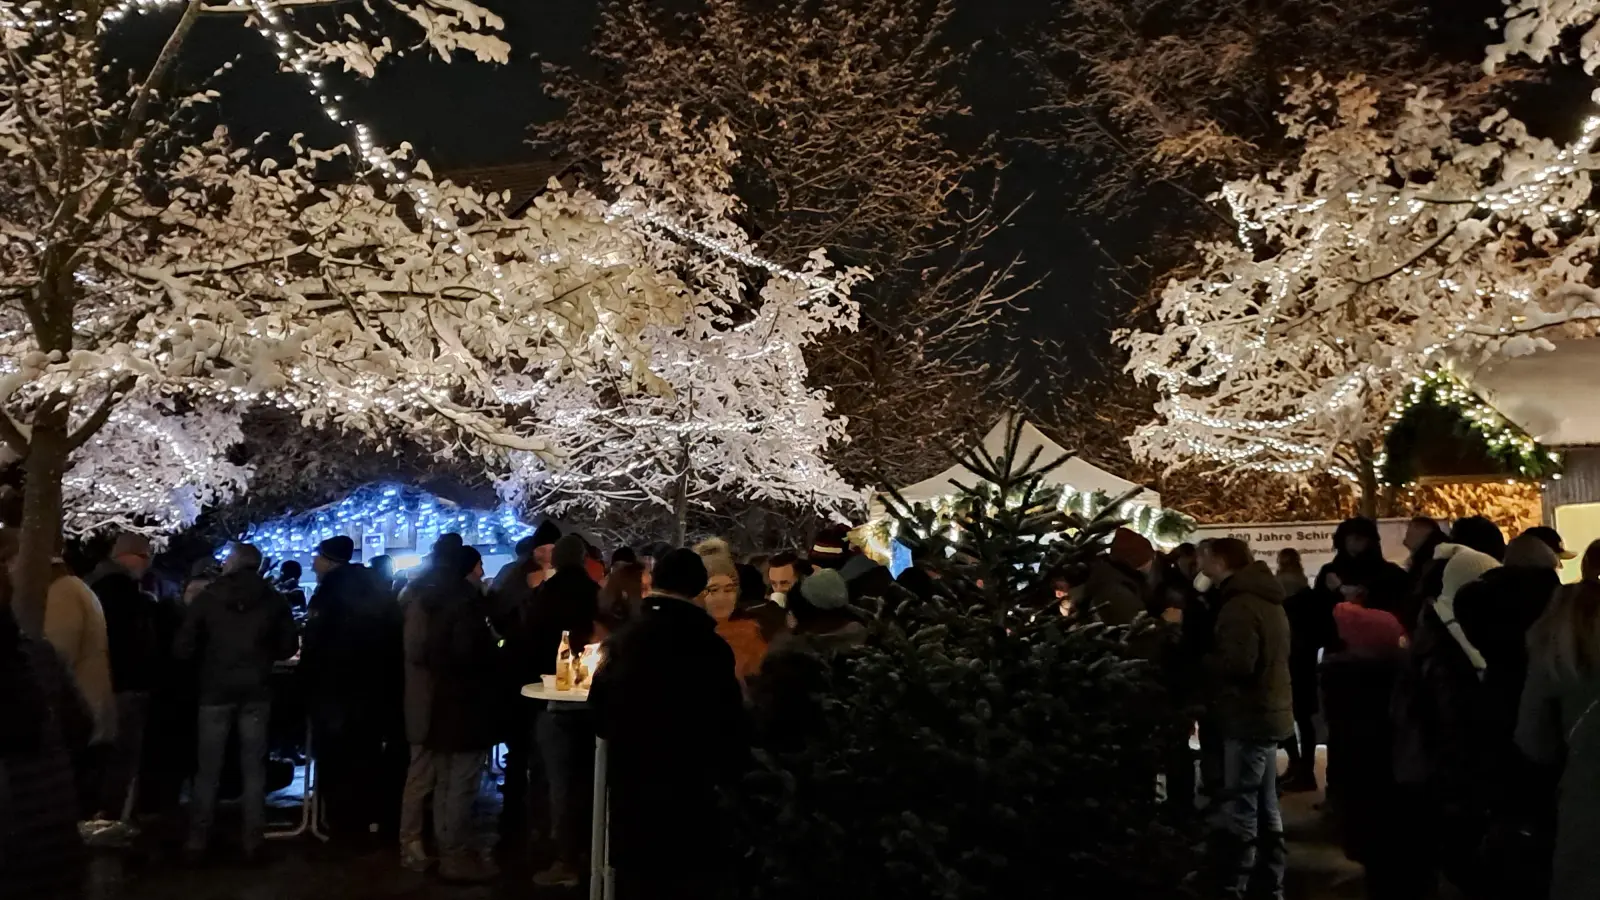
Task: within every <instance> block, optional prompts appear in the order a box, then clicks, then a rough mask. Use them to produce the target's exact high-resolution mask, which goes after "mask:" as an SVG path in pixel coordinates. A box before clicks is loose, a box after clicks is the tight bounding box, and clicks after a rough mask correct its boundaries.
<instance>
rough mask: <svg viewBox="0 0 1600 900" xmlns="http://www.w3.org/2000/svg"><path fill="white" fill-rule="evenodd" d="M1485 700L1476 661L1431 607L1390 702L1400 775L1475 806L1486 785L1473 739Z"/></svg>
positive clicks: (1480, 723)
mask: <svg viewBox="0 0 1600 900" xmlns="http://www.w3.org/2000/svg"><path fill="white" fill-rule="evenodd" d="M1484 701H1485V695H1484V690H1483V684H1482V682H1480V681H1479V680H1478V673H1477V670H1476V669H1474V668H1473V665H1472V661H1471V660H1470V659H1468V658H1467V654H1466V652H1465V651H1463V650H1462V649H1461V644H1460V643H1458V642H1457V641H1456V639H1455V637H1454V636H1452V635H1451V634H1450V632H1449V630H1447V629H1446V628H1445V625H1444V622H1442V621H1441V620H1440V619H1439V615H1438V613H1436V612H1435V611H1434V609H1433V607H1432V606H1431V605H1430V606H1428V607H1427V608H1426V609H1424V610H1423V611H1422V614H1421V615H1420V616H1418V618H1417V625H1416V628H1415V629H1413V631H1412V633H1411V646H1410V648H1409V649H1408V650H1407V653H1406V655H1405V659H1404V663H1403V665H1402V667H1401V670H1400V675H1399V678H1398V679H1397V681H1396V683H1395V691H1394V698H1393V702H1392V704H1391V706H1390V718H1391V719H1392V720H1393V723H1394V729H1395V747H1394V753H1395V760H1394V764H1395V779H1396V780H1397V781H1398V782H1399V783H1400V784H1402V785H1410V786H1415V787H1425V788H1427V790H1428V792H1429V793H1430V794H1431V795H1433V796H1435V797H1439V798H1441V799H1446V800H1449V801H1450V802H1452V803H1454V804H1458V805H1461V804H1468V805H1470V804H1471V802H1472V798H1474V797H1475V796H1476V790H1477V788H1478V786H1479V785H1480V784H1481V772H1480V770H1479V767H1480V766H1481V764H1482V761H1481V760H1480V759H1479V758H1478V756H1477V753H1476V751H1475V749H1474V747H1473V742H1474V741H1475V740H1477V736H1478V734H1479V733H1480V732H1481V731H1482V728H1483V723H1484V708H1483V706H1482V704H1483V703H1484Z"/></svg>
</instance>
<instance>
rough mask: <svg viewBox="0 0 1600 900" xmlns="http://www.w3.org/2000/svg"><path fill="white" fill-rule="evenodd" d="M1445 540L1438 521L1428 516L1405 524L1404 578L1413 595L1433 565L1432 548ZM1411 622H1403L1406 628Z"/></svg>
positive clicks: (1446, 537)
mask: <svg viewBox="0 0 1600 900" xmlns="http://www.w3.org/2000/svg"><path fill="white" fill-rule="evenodd" d="M1447 540H1449V535H1447V534H1445V533H1444V529H1443V528H1440V527H1439V523H1438V522H1436V521H1434V520H1433V519H1431V518H1429V517H1428V516H1417V517H1415V518H1413V519H1412V520H1411V522H1410V523H1409V524H1408V525H1406V536H1405V539H1404V540H1403V541H1402V543H1403V544H1404V545H1405V548H1406V552H1407V553H1409V554H1410V556H1408V557H1406V578H1407V580H1408V581H1409V582H1410V584H1411V594H1412V595H1413V596H1418V591H1419V590H1420V589H1421V587H1422V583H1423V580H1424V579H1425V578H1426V577H1427V574H1428V569H1429V567H1431V566H1432V565H1433V550H1434V548H1435V547H1437V546H1439V545H1440V544H1442V543H1444V542H1445V541H1447ZM1411 624H1412V623H1410V622H1407V623H1405V625H1406V627H1408V628H1409V627H1411Z"/></svg>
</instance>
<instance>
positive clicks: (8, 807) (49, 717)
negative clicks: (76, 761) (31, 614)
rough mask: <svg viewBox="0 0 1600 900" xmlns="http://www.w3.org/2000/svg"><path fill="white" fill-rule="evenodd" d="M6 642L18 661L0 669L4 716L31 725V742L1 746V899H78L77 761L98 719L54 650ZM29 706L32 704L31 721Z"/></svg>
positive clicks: (80, 864) (5, 663) (28, 642)
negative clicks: (76, 754)
mask: <svg viewBox="0 0 1600 900" xmlns="http://www.w3.org/2000/svg"><path fill="white" fill-rule="evenodd" d="M12 628H13V629H14V628H15V625H12ZM0 640H10V641H15V642H16V643H15V644H14V646H13V647H12V648H8V651H7V652H8V653H12V654H15V655H13V656H11V657H10V658H9V659H6V660H4V661H0V666H4V667H5V668H6V669H8V670H9V671H7V672H6V673H5V675H4V677H0V716H11V717H20V716H23V715H26V716H27V717H28V719H29V720H30V721H29V722H28V723H26V724H27V726H28V727H27V728H26V732H27V733H26V734H25V735H24V734H21V733H13V732H12V730H11V729H5V733H6V739H0V897H4V898H6V900H54V898H57V897H66V896H73V894H74V893H75V890H76V888H77V887H78V885H79V884H81V883H82V880H83V872H84V870H83V862H84V860H83V856H84V849H83V841H82V840H80V839H79V838H78V804H77V800H76V791H75V788H74V784H73V773H72V761H71V754H72V753H74V752H76V751H78V750H81V749H83V748H84V747H86V746H87V745H88V743H89V734H90V732H91V731H92V729H93V727H94V724H93V719H92V717H91V715H90V712H89V706H88V704H87V703H86V702H85V701H84V699H83V696H82V695H81V694H79V693H78V689H77V687H76V685H75V684H74V683H73V679H72V673H71V672H69V671H68V670H67V667H66V664H65V663H63V662H62V661H61V657H60V656H58V655H57V654H56V652H55V650H54V648H52V647H51V646H50V645H49V644H47V643H45V642H43V641H39V640H34V639H32V638H25V637H18V636H17V635H16V634H15V632H14V631H13V632H12V634H10V635H9V636H7V635H0ZM24 679H25V680H26V682H27V683H26V684H24V683H23V680H24ZM24 700H29V701H32V702H30V703H29V704H28V705H29V706H30V707H31V708H30V709H29V710H28V711H27V712H26V713H24V711H23V710H21V709H19V706H21V705H22V704H23V702H24ZM40 707H42V708H43V715H42V716H41V715H40V712H41V710H40ZM19 732H20V730H19ZM10 738H26V739H25V740H11V739H10Z"/></svg>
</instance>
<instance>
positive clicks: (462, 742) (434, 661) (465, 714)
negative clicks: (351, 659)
mask: <svg viewBox="0 0 1600 900" xmlns="http://www.w3.org/2000/svg"><path fill="white" fill-rule="evenodd" d="M413 605H416V606H418V607H419V609H420V611H421V612H422V613H423V614H424V615H425V616H426V622H425V626H424V627H425V629H426V635H425V637H424V640H423V642H422V643H423V647H424V649H425V651H426V655H425V658H424V659H423V660H422V664H423V665H424V666H425V667H426V668H427V671H428V678H429V681H430V684H431V689H432V697H431V708H430V710H429V713H428V724H427V728H428V733H427V739H426V740H424V741H423V742H422V743H423V746H425V747H427V748H428V749H430V750H436V751H439V752H442V753H464V752H467V751H476V750H487V749H489V748H490V747H491V746H493V745H494V743H495V724H496V722H495V713H496V706H495V687H496V684H497V676H498V671H497V669H496V665H495V643H496V641H495V636H494V632H493V631H492V630H491V629H490V628H489V604H488V601H487V600H486V598H485V597H484V596H483V594H482V593H480V592H479V590H478V589H477V587H476V586H474V585H473V584H471V583H470V582H468V581H466V580H465V579H451V578H448V577H445V576H444V574H443V573H439V574H438V575H437V576H430V578H429V581H428V583H426V584H424V585H423V586H422V588H421V590H420V591H419V594H418V597H417V599H416V600H414V601H413Z"/></svg>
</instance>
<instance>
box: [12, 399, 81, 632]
mask: <svg viewBox="0 0 1600 900" xmlns="http://www.w3.org/2000/svg"><path fill="white" fill-rule="evenodd" d="M67 456H68V451H67V404H65V403H46V404H45V407H44V408H43V409H41V410H40V411H39V413H38V415H36V416H35V417H34V421H33V435H32V438H31V441H30V442H29V447H28V458H27V461H26V463H25V464H24V469H23V482H22V534H21V536H20V541H19V547H18V550H17V561H16V565H15V566H14V567H13V569H12V578H13V579H15V580H14V582H13V583H14V584H15V585H16V589H17V590H16V596H15V597H14V599H13V602H12V609H13V611H14V612H15V613H16V616H17V621H18V622H19V623H21V625H22V629H23V631H25V632H27V633H28V634H33V635H37V634H39V633H40V632H41V631H42V630H43V628H44V601H45V594H46V593H47V592H48V591H49V590H50V560H51V558H52V557H55V556H58V555H60V553H61V518H62V510H61V478H62V476H63V475H65V474H66V470H67Z"/></svg>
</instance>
